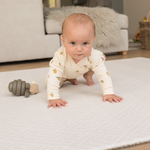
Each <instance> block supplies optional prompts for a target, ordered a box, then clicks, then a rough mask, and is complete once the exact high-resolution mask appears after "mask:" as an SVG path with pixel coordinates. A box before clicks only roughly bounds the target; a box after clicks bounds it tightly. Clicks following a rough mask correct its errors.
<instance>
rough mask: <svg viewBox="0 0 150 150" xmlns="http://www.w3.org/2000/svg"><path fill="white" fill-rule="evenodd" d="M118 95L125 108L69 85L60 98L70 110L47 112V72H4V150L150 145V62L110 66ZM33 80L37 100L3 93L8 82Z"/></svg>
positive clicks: (0, 76)
mask: <svg viewBox="0 0 150 150" xmlns="http://www.w3.org/2000/svg"><path fill="white" fill-rule="evenodd" d="M105 64H106V66H107V69H108V71H109V74H110V76H111V78H112V81H113V84H114V90H115V93H116V94H117V95H119V96H122V97H123V98H124V100H123V102H121V103H114V104H111V103H109V102H105V103H104V102H102V92H101V87H100V85H99V83H98V80H97V79H96V77H95V76H94V77H93V78H94V81H95V85H94V86H93V87H89V86H87V85H86V83H85V80H84V79H83V78H82V77H80V78H79V79H78V82H79V85H72V84H70V83H67V82H66V83H65V84H64V85H63V86H62V88H61V89H60V93H61V97H62V98H63V99H64V100H66V101H68V105H67V107H64V108H61V109H58V108H57V109H53V108H50V109H47V105H48V101H47V100H46V88H45V82H44V81H45V77H46V74H47V72H48V68H40V69H31V70H21V71H12V72H1V73H0V149H1V150H27V149H28V150H106V149H112V148H117V147H124V146H129V145H135V144H138V143H144V142H147V141H150V59H147V58H142V57H139V58H133V59H122V60H115V61H106V63H105ZM19 78H20V79H22V80H25V81H27V82H31V81H32V80H35V81H36V82H37V83H38V84H39V87H40V92H39V93H38V94H37V95H30V96H29V98H24V96H21V97H16V96H13V95H12V94H11V93H10V92H9V91H5V92H4V93H2V91H3V89H5V88H6V86H7V85H8V83H9V82H10V81H13V80H14V79H19Z"/></svg>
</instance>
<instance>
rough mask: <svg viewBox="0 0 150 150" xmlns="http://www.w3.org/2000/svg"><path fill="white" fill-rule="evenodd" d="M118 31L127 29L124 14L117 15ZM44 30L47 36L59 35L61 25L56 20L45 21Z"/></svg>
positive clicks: (126, 20) (126, 19)
mask: <svg viewBox="0 0 150 150" xmlns="http://www.w3.org/2000/svg"><path fill="white" fill-rule="evenodd" d="M118 20H119V26H120V29H127V28H128V17H127V16H126V15H124V14H118ZM45 29H46V33H47V34H61V32H62V25H61V24H60V23H59V22H58V21H56V20H50V19H46V22H45Z"/></svg>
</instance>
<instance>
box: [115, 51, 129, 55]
mask: <svg viewBox="0 0 150 150" xmlns="http://www.w3.org/2000/svg"><path fill="white" fill-rule="evenodd" d="M117 53H118V54H119V55H127V51H123V52H117Z"/></svg>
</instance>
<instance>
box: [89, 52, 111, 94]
mask: <svg viewBox="0 0 150 150" xmlns="http://www.w3.org/2000/svg"><path fill="white" fill-rule="evenodd" d="M105 58H106V57H105V55H104V54H103V53H102V52H100V51H98V50H93V51H92V53H91V64H92V70H93V71H94V73H95V75H96V77H97V78H98V81H99V83H100V85H101V87H102V91H103V95H106V94H114V91H113V85H112V81H111V78H110V75H109V73H108V71H107V69H106V66H105V65H104V61H105Z"/></svg>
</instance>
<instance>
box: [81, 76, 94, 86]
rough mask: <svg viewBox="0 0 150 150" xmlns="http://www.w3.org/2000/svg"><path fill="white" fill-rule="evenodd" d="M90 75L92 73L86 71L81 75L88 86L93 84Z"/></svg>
mask: <svg viewBox="0 0 150 150" xmlns="http://www.w3.org/2000/svg"><path fill="white" fill-rule="evenodd" d="M92 75H93V74H88V73H85V74H84V75H83V77H84V78H85V80H86V83H87V84H88V85H89V86H93V85H94V81H93V79H92Z"/></svg>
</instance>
